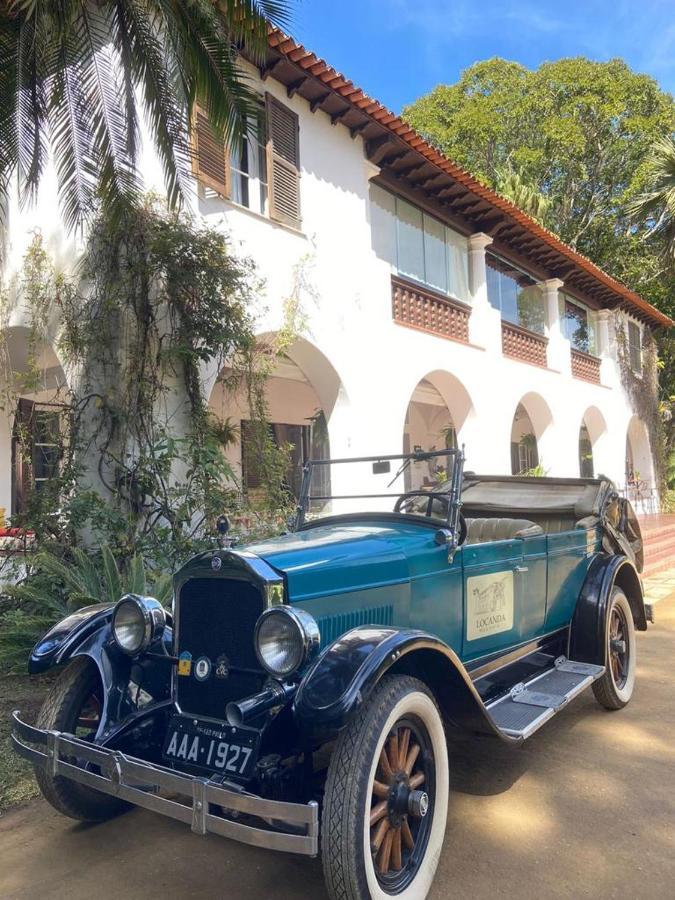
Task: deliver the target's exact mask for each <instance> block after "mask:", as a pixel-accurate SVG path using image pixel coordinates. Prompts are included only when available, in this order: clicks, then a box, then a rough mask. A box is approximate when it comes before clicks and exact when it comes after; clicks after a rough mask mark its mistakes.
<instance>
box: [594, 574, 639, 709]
mask: <svg viewBox="0 0 675 900" xmlns="http://www.w3.org/2000/svg"><path fill="white" fill-rule="evenodd" d="M605 641H606V647H605V658H606V670H605V674H604V675H603V676H602V677H601V678H599V679H598V680H597V681H595V682H594V683H593V693H594V694H595V699H596V700H597V701H598V703H599V704H600V705H601V706H604V707H605V709H623V707H624V706H625V705H626V704H627V703H628V701H629V700H630V698H631V697H632V696H633V689H634V688H635V665H636V655H635V651H636V646H635V644H636V641H635V623H634V622H633V613H632V611H631V608H630V603H629V602H628V598H627V597H626V595H625V594H624V592H623V591H622V590H621V588H618V587H614V588H613V589H612V596H611V600H610V604H609V609H608V610H607V623H606V627H605Z"/></svg>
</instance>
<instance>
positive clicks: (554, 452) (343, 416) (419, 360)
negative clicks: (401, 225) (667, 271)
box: [0, 79, 653, 506]
mask: <svg viewBox="0 0 675 900" xmlns="http://www.w3.org/2000/svg"><path fill="white" fill-rule="evenodd" d="M260 89H261V91H262V90H267V91H270V92H271V93H273V94H274V95H276V96H277V97H278V98H279V99H280V100H281V102H283V103H285V104H286V105H288V106H290V107H291V108H292V109H293V110H295V112H297V114H298V116H299V118H300V163H301V208H302V231H301V232H300V233H299V232H295V231H294V230H292V229H289V228H286V227H284V226H281V225H278V224H275V223H273V222H271V221H270V220H269V219H266V218H264V217H262V216H260V215H257V214H254V213H252V212H250V211H248V210H246V209H243V208H241V207H238V206H236V205H235V204H233V203H231V202H228V201H226V200H222V199H218V198H212V199H205V198H204V196H203V193H202V195H201V196H200V195H199V194H198V193H195V198H194V203H195V210H196V211H197V212H198V214H200V215H202V216H203V217H204V220H205V221H206V222H207V223H209V224H210V225H213V226H215V227H217V228H219V229H222V230H223V232H224V233H226V234H227V235H228V236H229V238H230V240H231V244H232V248H233V251H234V252H237V253H241V254H245V255H247V256H250V257H252V258H253V259H254V260H255V262H256V263H257V266H258V272H259V275H260V276H261V277H262V279H263V281H264V284H265V287H264V289H263V291H262V293H261V296H260V297H259V298H258V300H257V304H256V305H257V309H256V310H255V312H256V315H257V321H258V331H259V332H260V333H261V334H264V333H269V332H274V331H276V330H278V329H279V328H280V327H281V325H282V323H283V317H284V304H285V302H286V301H287V300H288V298H289V297H291V296H293V295H294V294H298V293H299V299H300V301H301V308H302V313H303V316H304V318H305V326H304V328H303V332H302V335H301V340H299V341H298V342H297V343H296V345H294V347H292V348H291V350H290V352H289V356H290V357H291V359H292V360H293V362H294V363H295V364H296V365H297V366H298V367H299V368H300V370H301V371H302V372H303V373H304V375H305V377H306V380H307V382H308V384H309V386H307V387H306V388H305V387H303V386H302V385H301V384H298V383H297V382H293V383H292V385H291V386H292V389H291V390H287V389H286V388H288V387H289V385H284V384H283V383H281V382H280V383H275V384H273V385H272V386H271V388H270V394H269V400H270V406H271V413H272V418H273V419H274V420H275V421H282V422H298V423H300V422H301V420H303V419H305V418H306V414H307V410H309V409H310V407H311V412H312V413H313V412H314V411H315V408H316V406H317V404H319V405H320V406H321V407H322V408H323V409H324V411H325V413H326V418H327V421H328V429H329V438H330V446H331V454H332V455H333V456H350V455H370V454H373V455H377V454H385V453H398V452H401V451H402V448H403V432H404V423H405V418H406V410H407V407H408V403H409V401H410V398H411V396H412V395H413V392H414V391H415V388H416V386H417V385H418V383H419V382H420V381H421V380H422V379H425V378H426V379H428V380H429V381H431V383H432V384H433V385H434V386H435V387H436V389H437V390H438V391H439V393H440V395H441V396H442V397H443V399H444V401H445V403H446V405H447V408H448V410H449V415H450V417H451V418H452V420H453V422H454V424H455V427H456V429H457V432H458V438H459V442H460V444H462V443H463V444H465V447H466V456H467V461H466V467H467V468H468V469H473V470H475V471H479V472H491V473H497V474H498V473H510V471H511V458H510V439H511V428H512V422H513V416H514V413H515V410H516V407H517V405H518V403H523V405H524V406H525V407H526V409H527V411H528V413H529V415H530V418H531V419H532V423H533V426H534V429H535V433H536V436H537V441H538V451H539V459H540V462H541V465H542V466H543V468H544V469H545V470H546V472H547V474H549V475H554V476H578V474H579V463H578V441H579V428H580V425H581V423H582V421H583V420H584V417H585V416H586V421H587V426H588V428H589V433H590V436H591V440H592V442H593V454H594V467H595V472H596V473H603V474H604V475H607V476H609V477H610V478H612V479H614V480H615V481H616V483H617V484H619V485H623V484H624V482H625V447H626V436H627V433H628V427H629V423H630V421H631V417H632V410H631V409H630V406H629V404H628V401H627V398H626V396H625V394H624V392H623V390H622V389H621V387H620V379H619V377H618V373H617V368H616V363H615V361H614V359H613V358H612V353H613V346H612V342H611V340H607V339H606V340H605V341H604V346H603V360H602V381H603V384H602V385H600V386H597V385H593V384H589V383H586V382H583V381H579V380H577V379H574V378H573V377H572V375H571V372H570V367H569V364H567V365H561V366H559V367H557V369H556V370H554V369H552V368H550V369H542V368H537V367H534V366H531V365H528V364H525V363H522V362H519V361H515V360H512V359H508V358H505V357H504V356H503V355H502V353H501V343H500V338H499V320H498V314H497V318H495V311H494V310H493V309H491V308H490V307H489V306H487V305H486V301H485V293H484V291H485V288H484V284H482V283H480V282H479V280H478V278H477V276H476V274H475V273H476V272H477V271H479V268H478V269H477V268H476V265H475V264H477V263H479V262H480V259H479V255H480V253H482V252H483V244H482V242H481V240H478V241H476V242H475V247H474V249H473V250H472V254H473V255H472V258H471V260H470V271H471V272H472V273H473V293H474V297H473V301H474V305H475V307H476V309H475V314H474V316H472V319H471V323H470V335H471V341H472V344H471V345H465V344H460V343H456V342H453V341H451V340H447V339H444V338H442V337H438V336H435V335H432V334H427V333H423V332H420V331H416V330H411V329H408V328H406V327H403V326H401V325H398V324H396V323H395V322H394V321H393V319H392V310H391V283H390V277H391V269H390V266H389V264H387V263H385V262H384V261H382V260H381V259H378V258H377V257H376V255H375V252H374V250H373V248H372V240H371V228H370V211H369V179H370V178H371V177H373V175H374V174H376V172H377V170H376V169H375V167H373V166H372V165H371V164H370V163H369V162H367V161H366V159H365V156H364V150H363V143H362V141H361V139H360V138H356V139H355V140H352V139H351V136H350V133H349V131H348V129H346V128H344V127H342V126H340V125H337V126H332V125H331V122H330V119H329V117H328V116H326V115H325V114H323V113H322V112H317V113H316V114H312V113H311V112H310V109H309V105H308V103H307V102H306V101H304V100H303V99H302V98H300V97H298V96H297V95H296V96H295V97H294V98H293V99H290V100H289V99H288V97H287V95H286V91H285V89H284V88H283V86H282V85H280V84H278V83H277V82H275V81H274V80H273V79H268V80H267V81H266V82H265V83H264V85H263V84H262V83H261V84H260ZM142 164H143V169H144V172H145V174H146V176H147V182H146V183H147V184H148V186H149V187H152V188H154V189H158V188H160V187H161V185H160V184H158V181H157V179H158V173H159V172H160V167H159V164H158V162H157V160H156V158H155V156H154V152H153V150H152V148H151V147H150V146H149V145H148V144H147V142H146V144H145V145H144V154H143V157H142ZM9 222H10V226H9V236H10V240H9V253H8V262H7V266H6V271H5V277H6V278H10V279H11V276H12V274H13V273H14V272H15V271H17V270H18V269H19V268H20V265H21V259H22V257H23V254H24V252H25V249H26V247H27V246H28V242H29V240H30V236H31V233H32V231H33V229H34V228H36V227H39V228H40V229H41V231H42V233H43V234H44V236H45V238H46V240H47V245H48V247H49V248H50V249H51V250H52V252H53V253H54V255H55V259H56V261H57V264H58V265H59V266H61V267H71V266H72V264H73V262H74V261H75V259H76V257H77V252H78V249H79V248H80V246H81V239H80V238H78V237H77V236H67V235H66V234H65V233H64V231H63V228H62V227H61V224H60V220H59V215H58V207H57V203H56V191H55V185H54V180H53V174H49V175H48V177H47V179H46V180H45V182H44V184H43V187H42V190H41V192H40V197H39V202H38V204H37V205H35V206H33V207H31V208H28V209H23V210H21V209H20V208H19V205H18V202H17V198H14V199H13V202H12V205H11V210H10V219H9ZM472 246H473V245H472ZM550 333H551V337H552V338H554V343H555V352H556V354H557V357H561V355H564V354H565V353H567V355H568V357H569V344H568V343H567V342H566V341H565V339H564V338H563V337H561V336H560V333H559V330H558V329H556V328H555V323H553V324H552V325H551V327H550ZM566 344H567V346H565V345H566ZM477 345H479V346H477ZM217 374H218V373H217V372H214V371H205V372H204V389H205V394H206V396H207V397H212V400H211V402H212V406H213V407H214V408H215V409H217V410H219V411H220V412H221V414H222V415H224V416H226V415H231V416H233V417H234V418H235V419H237V418H242V417H244V413H245V410H243V409H242V406H241V404H240V403H239V404H238V403H237V402H236V401H234V400H229V399H228V400H227V401H226V400H225V399H224V398H223V397H222V396H221V395H220V394H219V393H218V392H219V388H217V387H216V390H215V392H214V393H213V396H212V389H213V385H214V382H215V379H216V376H217ZM289 384H290V383H289ZM0 418H2V422H0V463H1V464H0V505H6V506H9V504H8V503H7V498H8V496H9V493H8V492H9V487H8V484H9V480H10V471H9V469H10V467H9V458H8V455H7V453H8V447H9V440H8V434H9V432H8V429H9V427H10V425H9V423H8V421H7V419H6V417H3V416H2V415H0ZM447 418H448V417H447V416H445V415H443V416H441V417H440V418H439V421H440V420H441V419H447ZM444 424H445V422H444ZM411 427H413V429H415V428H419V427H421V426H415V425H414V423H413V422H411ZM434 427H435V426H434ZM638 431H639V429H637V428H636V426H635V425H634V426H633V429H632V432H631V433H632V434H633V439H634V440H635V441H638V442H639V443H640V447H639V449H637V450H635V451H634V452H635V454H636V455H637V456H639V458H640V467H641V474H642V477H643V478H651V480H652V481H653V468H652V467H651V460H650V455H649V451H648V441H647V437H646V432H644V429H643V430H642V432H640V433H638ZM412 443H415V440H414V439H413V441H412ZM439 445H440V444H439ZM228 453H229V455H230V456H231V459H232V462H233V464H234V463H237V464H238V460H239V455H238V454H239V451H238V448H237V447H236V446H235V447H232V448H230V450H229V451H228ZM348 475H349V479H352V480H353V479H354V478H355V477H356V480H357V481H358V480H360V481H361V485H362V486H367V485H368V484H371V487H372V482H373V481H375V482H377V480H378V477H379V479H380V481H382V480H383V478H384V476H372V475H371V474H370V473H369V470H366V469H363V471H362V472H361V476H360V478H359V477H357V476H355V474H354V472H353V471H351V472H349V473H348ZM341 477H342V475H338V476H336V478H334V480H333V486H334V488H339V487H340V486H341V485H340V478H341ZM344 477H345V478H346V477H347V476H346V475H345V476H344ZM343 486H347V485H346V483H345V484H344V485H343ZM349 486H350V487H352V488H353V487H354V484H353V481H350V485H349Z"/></svg>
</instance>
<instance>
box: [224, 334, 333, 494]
mask: <svg viewBox="0 0 675 900" xmlns="http://www.w3.org/2000/svg"><path fill="white" fill-rule="evenodd" d="M269 338H270V336H269V335H265V336H263V337H262V338H261V339H260V340H261V343H262V344H263V346H264V344H265V342H267V341H268V340H269ZM231 375H232V372H231V370H229V369H227V368H226V369H224V370H223V372H221V374H220V376H219V378H218V379H217V381H216V383H215V385H214V387H213V389H212V391H211V395H210V397H209V407H210V409H211V411H212V412H213V413H214V415H215V417H216V419H217V421H218V422H219V423H220V425H221V440H222V444H223V452H224V453H225V456H226V458H227V460H228V462H229V464H230V466H231V468H232V471H233V473H234V474H235V476H236V478H237V480H238V481H239V483H240V484H241V488H242V490H243V492H244V494H246V495H247V496H249V497H255V496H256V494H258V493H259V492H260V491H261V490H263V485H262V484H261V479H260V467H259V465H258V463H257V460H256V458H255V452H254V450H253V448H252V442H251V431H250V429H251V420H252V413H251V410H250V408H249V403H248V398H247V392H246V388H245V386H244V385H241V384H240V385H239V386H238V387H237V388H234V389H233V387H232V384H231V378H230V376H231ZM264 399H265V406H266V412H267V423H268V428H269V435H270V438H271V440H272V442H273V443H274V445H276V446H278V447H281V446H284V447H285V448H287V450H288V466H287V470H286V472H285V473H284V476H283V478H284V483H285V486H286V487H287V489H288V491H289V493H291V494H292V495H294V496H295V497H298V496H299V492H300V487H301V482H302V464H303V463H304V461H305V460H306V459H308V458H314V459H326V458H328V457H330V453H331V441H330V431H331V422H332V420H333V418H334V417H335V416H336V414H337V411H338V408H339V407H341V406H342V405H343V404H344V402H345V399H346V398H345V395H344V391H343V388H342V385H341V382H340V378H339V376H338V375H337V372H336V371H335V369H334V368H333V366H332V365H331V363H330V362H329V361H328V360H327V359H326V357H325V356H324V355H323V354H322V353H321V352H320V351H319V350H318V349H317V348H316V347H314V346H313V345H312V344H310V343H309V341H306V340H305V339H302V338H300V339H298V340H296V341H295V342H294V343H293V345H292V346H291V347H290V348H288V349H287V350H286V351H285V352H284V353H281V354H279V355H278V356H277V357H276V358H275V360H274V365H273V367H272V369H271V371H270V373H269V376H268V377H267V379H266V381H265V386H264ZM318 473H322V475H323V478H324V480H325V483H324V484H318V483H317V481H316V479H315V481H314V483H313V485H312V489H313V492H314V493H323V492H325V493H329V490H330V469H329V468H328V467H325V468H321V469H319V470H318Z"/></svg>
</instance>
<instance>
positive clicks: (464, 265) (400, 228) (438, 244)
mask: <svg viewBox="0 0 675 900" xmlns="http://www.w3.org/2000/svg"><path fill="white" fill-rule="evenodd" d="M370 214H371V230H372V246H373V250H374V251H375V254H376V255H377V256H378V257H379V258H380V259H384V260H386V261H387V262H388V263H390V265H391V266H393V268H394V269H395V270H396V272H397V273H398V274H399V275H402V276H404V277H405V278H410V279H412V280H413V281H418V282H420V284H425V285H427V286H428V287H430V288H433V289H434V290H436V291H439V292H440V293H442V294H448V295H449V296H452V297H457V299H459V300H464V301H468V300H469V263H468V259H469V257H468V250H467V242H466V238H464V237H462V235H460V234H457V233H456V232H454V231H452V229H450V228H448V227H447V226H446V225H444V224H443V222H441V221H440V220H439V219H436V218H434V216H430V215H429V214H428V213H426V212H423V211H422V210H421V209H419V208H418V207H417V206H414V205H413V204H412V203H408V201H407V200H403V199H401V198H400V197H396V196H394V195H393V194H390V193H389V191H385V190H384V189H383V188H381V187H379V185H371V187H370Z"/></svg>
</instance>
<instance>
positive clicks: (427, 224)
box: [424, 214, 448, 294]
mask: <svg viewBox="0 0 675 900" xmlns="http://www.w3.org/2000/svg"><path fill="white" fill-rule="evenodd" d="M424 275H425V277H424V281H425V283H426V284H428V285H430V286H431V287H433V288H436V290H439V291H443V293H444V294H447V292H448V267H447V263H446V258H445V226H444V225H443V223H442V222H439V221H438V220H437V219H434V218H432V217H431V216H427V215H426V214H425V215H424Z"/></svg>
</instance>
